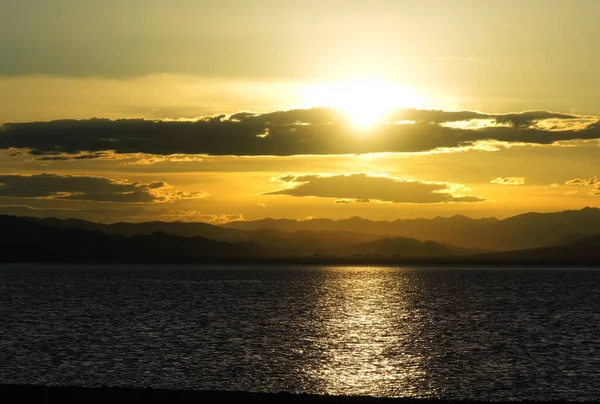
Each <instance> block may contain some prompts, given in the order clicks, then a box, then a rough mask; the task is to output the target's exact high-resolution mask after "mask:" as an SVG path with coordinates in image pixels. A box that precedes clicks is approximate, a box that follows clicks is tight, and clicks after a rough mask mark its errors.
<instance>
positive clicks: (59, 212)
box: [0, 205, 245, 224]
mask: <svg viewBox="0 0 600 404" xmlns="http://www.w3.org/2000/svg"><path fill="white" fill-rule="evenodd" d="M0 214H3V215H13V216H28V217H39V218H45V217H56V218H59V219H72V218H77V219H83V220H89V221H93V222H99V223H115V222H121V221H129V222H145V221H154V220H162V221H182V222H204V223H211V224H222V223H229V222H232V221H240V220H245V219H244V217H243V216H242V215H241V214H239V213H233V214H213V213H206V212H198V211H195V210H172V209H167V208H158V209H146V208H143V207H141V206H134V207H131V208H123V209H116V208H114V209H113V208H95V209H62V208H35V207H31V206H27V205H0Z"/></svg>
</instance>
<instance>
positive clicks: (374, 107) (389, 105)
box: [304, 78, 423, 128]
mask: <svg viewBox="0 0 600 404" xmlns="http://www.w3.org/2000/svg"><path fill="white" fill-rule="evenodd" d="M304 102H305V104H307V105H308V106H309V107H317V106H327V107H332V108H337V109H340V110H342V111H343V112H344V113H345V114H347V115H348V119H349V120H350V122H352V123H353V124H354V125H356V126H358V127H362V128H365V127H369V126H372V125H374V124H376V123H378V122H380V121H381V120H382V118H383V117H384V115H385V114H386V113H387V112H389V111H390V110H392V109H394V108H421V107H422V104H423V100H422V98H421V97H420V96H419V95H418V94H416V93H415V92H414V91H413V90H411V89H409V88H406V87H403V86H399V85H396V84H391V83H388V82H385V81H382V80H378V79H373V78H357V79H353V80H348V81H343V82H337V83H325V84H313V85H309V86H307V87H306V88H305V91H304Z"/></svg>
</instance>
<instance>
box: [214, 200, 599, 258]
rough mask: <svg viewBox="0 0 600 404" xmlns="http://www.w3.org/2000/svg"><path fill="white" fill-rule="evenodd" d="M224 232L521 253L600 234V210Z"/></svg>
mask: <svg viewBox="0 0 600 404" xmlns="http://www.w3.org/2000/svg"><path fill="white" fill-rule="evenodd" d="M223 227H226V228H229V229H240V230H256V229H275V230H279V231H285V232H294V231H299V230H308V231H322V230H327V231H350V232H358V233H365V234H372V235H381V236H382V237H390V236H392V237H407V238H416V239H419V240H431V241H436V242H439V243H450V244H453V245H455V246H459V247H464V248H479V249H483V250H499V251H509V250H521V249H530V248H537V247H542V246H545V245H549V244H552V243H554V242H556V240H558V239H560V238H562V237H568V236H572V235H573V234H581V235H583V236H589V235H593V234H597V233H600V209H598V208H590V207H586V208H584V209H581V210H567V211H562V212H555V213H525V214H522V215H517V216H513V217H509V218H506V219H502V220H500V219H496V218H483V219H471V218H468V217H465V216H453V217H450V218H442V217H436V218H434V219H398V220H395V221H392V222H389V221H372V220H368V219H362V218H359V217H352V218H350V219H343V220H331V219H313V220H305V221H297V220H289V219H263V220H257V221H244V222H241V221H236V222H231V223H228V224H226V225H223Z"/></svg>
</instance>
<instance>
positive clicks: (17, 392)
mask: <svg viewBox="0 0 600 404" xmlns="http://www.w3.org/2000/svg"><path fill="white" fill-rule="evenodd" d="M0 400H2V401H3V402H8V401H18V402H38V403H64V402H89V401H94V402H115V401H129V402H131V401H134V402H146V401H163V402H182V401H185V402H190V401H197V402H205V403H214V402H239V403H248V402H256V403H293V404H304V403H306V404H311V403H331V404H337V403H346V404H361V403H365V404H442V403H448V404H479V403H481V404H483V403H487V402H485V401H471V400H442V399H419V398H379V397H367V396H327V395H311V394H292V393H249V392H227V391H193V390H162V389H150V388H147V389H133V388H120V387H96V388H90V387H69V386H61V387H59V386H52V387H49V386H28V385H0ZM507 402H510V403H511V404H519V403H529V404H536V403H556V404H558V403H563V404H564V403H567V402H566V401H507ZM588 403H591V402H588Z"/></svg>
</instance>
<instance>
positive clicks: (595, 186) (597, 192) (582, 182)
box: [565, 176, 600, 196]
mask: <svg viewBox="0 0 600 404" xmlns="http://www.w3.org/2000/svg"><path fill="white" fill-rule="evenodd" d="M565 185H568V186H576V187H586V188H589V189H590V195H594V196H600V180H599V179H598V177H595V176H594V177H590V178H587V179H585V178H583V179H582V178H575V179H572V180H569V181H567V182H565Z"/></svg>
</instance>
